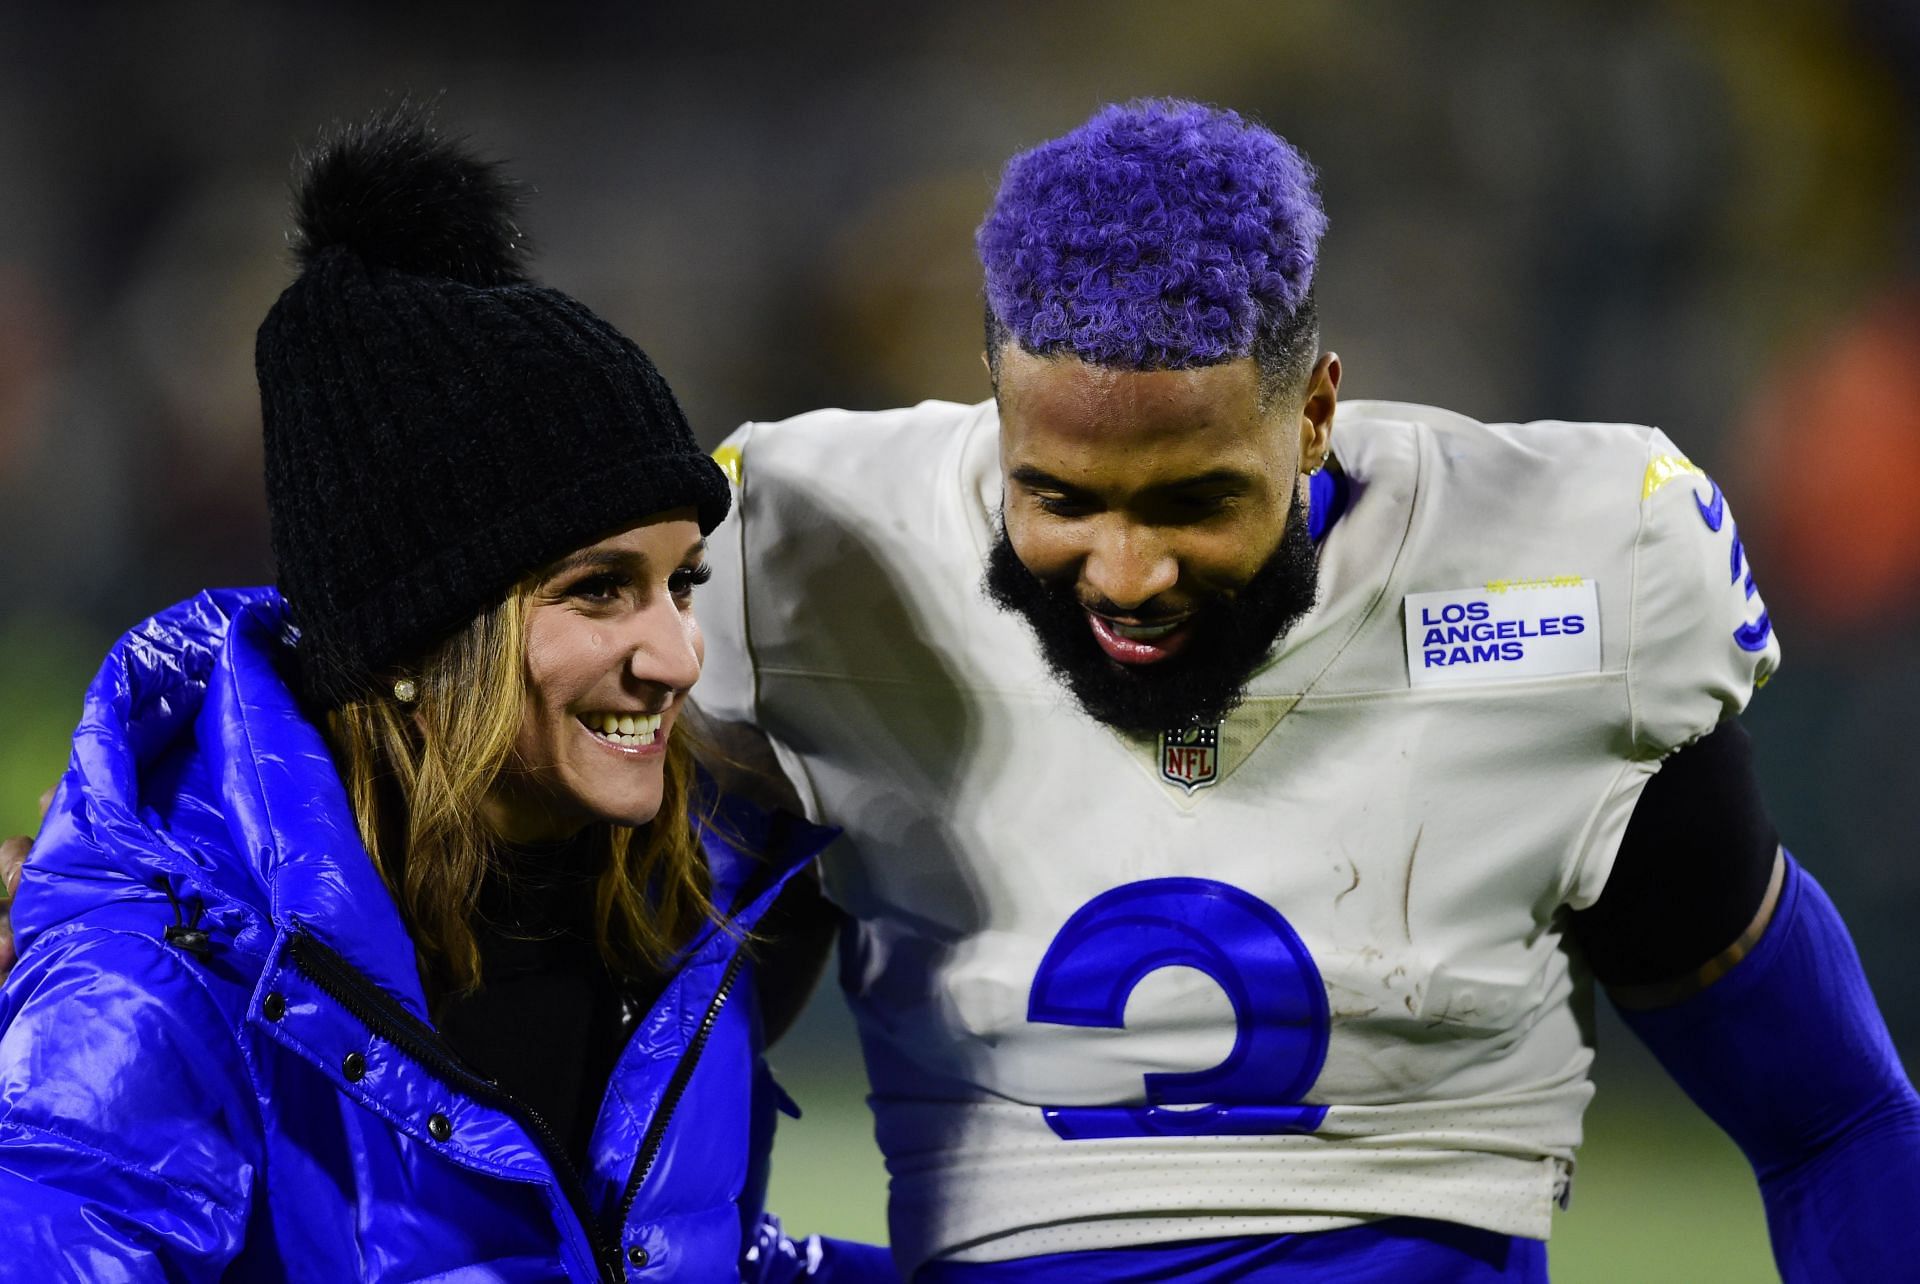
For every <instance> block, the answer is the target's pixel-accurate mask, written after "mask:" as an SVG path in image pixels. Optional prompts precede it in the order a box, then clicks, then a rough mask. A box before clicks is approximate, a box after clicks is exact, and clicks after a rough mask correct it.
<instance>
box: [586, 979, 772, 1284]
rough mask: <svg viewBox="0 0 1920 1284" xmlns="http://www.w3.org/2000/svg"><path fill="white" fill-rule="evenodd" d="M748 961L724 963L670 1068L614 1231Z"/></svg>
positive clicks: (636, 1192)
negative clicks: (696, 1025)
mask: <svg viewBox="0 0 1920 1284" xmlns="http://www.w3.org/2000/svg"><path fill="white" fill-rule="evenodd" d="M746 961H747V952H746V950H745V948H744V947H743V948H740V949H737V950H735V951H734V953H733V958H732V959H731V960H729V961H728V963H727V970H726V972H725V973H724V974H722V976H721V977H720V988H719V989H718V990H715V991H714V994H713V1001H712V1002H710V1003H708V1004H707V1011H706V1015H704V1016H702V1017H701V1018H700V1026H699V1028H698V1029H696V1030H695V1031H694V1032H693V1038H692V1039H691V1040H690V1041H689V1042H688V1044H687V1050H686V1052H685V1053H683V1054H682V1055H681V1057H680V1064H679V1065H677V1066H675V1067H674V1068H673V1078H671V1079H669V1080H667V1090H666V1091H665V1092H664V1093H662V1094H661V1096H660V1105H659V1106H658V1107H657V1108H656V1109H655V1110H654V1112H653V1122H651V1123H650V1124H648V1125H647V1131H646V1135H645V1136H643V1137H642V1138H641V1140H640V1153H639V1155H638V1157H636V1158H635V1159H634V1161H633V1171H632V1172H631V1173H629V1174H628V1176H627V1188H626V1190H625V1191H624V1192H622V1194H621V1196H620V1220H619V1221H618V1222H616V1223H615V1224H614V1229H615V1231H616V1232H618V1231H620V1230H624V1229H625V1227H626V1224H627V1218H628V1217H629V1216H631V1215H632V1213H633V1204H634V1201H635V1200H636V1199H638V1198H639V1197H640V1187H641V1186H642V1185H644V1184H645V1183H646V1180H647V1175H648V1174H649V1173H651V1172H652V1171H653V1165H654V1161H656V1160H657V1159H659V1157H660V1151H661V1148H662V1147H663V1146H664V1145H665V1143H666V1138H667V1124H668V1123H669V1122H671V1121H672V1119H673V1112H674V1111H675V1110H676V1109H678V1108H679V1105H680V1098H681V1097H683V1096H685V1095H686V1091H687V1084H688V1083H689V1082H690V1081H691V1080H692V1079H693V1071H694V1068H695V1066H696V1065H697V1064H698V1063H699V1061H700V1054H701V1053H702V1052H703V1051H705V1049H706V1046H707V1038H708V1036H709V1035H711V1034H712V1033H713V1027H714V1024H715V1023H716V1022H717V1021H718V1020H719V1019H720V1009H721V1008H723V1007H725V1006H726V1005H727V996H728V995H729V994H731V993H732V992H733V984H734V982H735V981H737V980H738V979H739V978H740V969H741V968H742V967H743V966H744V965H745V963H746ZM614 1262H615V1264H616V1265H617V1266H619V1268H620V1279H621V1280H622V1281H624V1280H625V1279H626V1267H625V1265H624V1263H621V1262H620V1260H619V1259H618V1258H617V1257H616V1258H615V1259H614Z"/></svg>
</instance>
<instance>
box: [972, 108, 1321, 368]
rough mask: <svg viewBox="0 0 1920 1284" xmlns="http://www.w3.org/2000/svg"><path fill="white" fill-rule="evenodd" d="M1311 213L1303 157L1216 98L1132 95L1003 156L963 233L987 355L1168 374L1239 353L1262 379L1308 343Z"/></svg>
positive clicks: (1316, 219)
mask: <svg viewBox="0 0 1920 1284" xmlns="http://www.w3.org/2000/svg"><path fill="white" fill-rule="evenodd" d="M1326 227H1327V217H1326V214H1325V212H1324V211H1323V210H1322V209H1321V207H1320V197H1319V193H1318V192H1316V191H1315V189H1314V171H1313V167H1312V166H1311V165H1310V164H1309V163H1308V162H1307V159H1306V157H1304V156H1302V155H1301V154H1300V152H1299V151H1298V150H1296V149H1295V148H1294V147H1293V146H1292V145H1291V144H1289V143H1287V142H1286V140H1284V139H1282V138H1280V137H1279V136H1277V135H1276V134H1274V133H1273V132H1271V131H1270V130H1268V129H1266V128H1265V127H1263V126H1261V125H1258V124H1255V123H1252V122H1250V121H1247V120H1244V119H1242V118H1241V117H1240V116H1239V115H1238V114H1237V113H1235V112H1232V111H1228V110H1226V109H1224V108H1219V107H1210V106H1205V105H1203V104H1199V103H1192V102H1184V101H1180V100H1176V99H1147V100H1140V101H1135V102H1129V103H1122V104H1117V105H1113V106H1108V107H1104V108H1102V109H1101V110H1100V111H1098V112H1096V113H1095V114H1094V116H1093V117H1092V118H1091V119H1090V120H1088V121H1087V122H1086V123H1085V124H1084V125H1082V126H1080V127H1079V128H1078V129H1075V130H1073V131H1072V132H1071V133H1068V134H1065V135H1063V136H1062V137H1060V138H1056V139H1053V140H1052V141H1050V142H1046V143H1042V144H1041V145H1040V146H1038V147H1036V148H1034V149H1032V150H1031V151H1027V152H1023V153H1021V154H1020V155H1018V156H1016V157H1014V158H1013V160H1011V161H1009V162H1008V164H1007V169H1006V173H1005V175H1004V176H1003V177H1002V179H1001V184H1000V192H999V195H998V196H997V197H995V199H994V203H993V207H992V209H990V210H989V211H988V213H987V217H986V221H985V222H983V223H982V224H981V225H980V229H979V231H978V233H977V234H976V235H975V245H976V247H977V249H978V250H979V254H980V261H981V265H982V266H983V267H984V268H985V269H986V294H987V352H988V359H989V361H990V362H994V363H995V364H996V372H995V373H996V375H997V373H998V371H997V356H998V351H999V348H1000V346H1001V344H1003V343H1004V342H1006V340H1007V339H1008V338H1013V339H1017V340H1018V341H1019V343H1020V345H1021V347H1023V348H1025V349H1026V350H1027V351H1029V352H1032V353H1034V354H1036V355H1040V356H1048V355H1052V354H1054V353H1069V354H1071V355H1073V356H1076V357H1078V358H1080V359H1081V360H1082V361H1086V362H1088V363H1090V364H1095V365H1107V366H1121V367H1126V368H1130V369H1140V370H1158V369H1175V370H1177V369H1184V368H1188V367H1193V366H1207V365H1216V364H1218V363H1220V362H1224V361H1231V360H1234V359H1235V358H1238V357H1244V356H1249V355H1251V356H1253V357H1254V358H1255V359H1256V360H1257V361H1258V362H1259V364H1260V368H1261V372H1262V383H1263V386H1264V385H1268V384H1271V383H1274V382H1277V381H1284V379H1285V378H1286V376H1289V375H1291V376H1299V375H1303V374H1304V369H1303V368H1302V365H1303V361H1304V363H1305V364H1308V365H1310V363H1311V361H1312V358H1313V355H1314V352H1315V351H1316V349H1317V346H1318V327H1317V323H1316V315H1315V308H1314V301H1313V273H1314V266H1315V263H1316V256H1317V253H1318V249H1319V244H1320V238H1321V236H1322V234H1323V233H1324V232H1325V231H1326Z"/></svg>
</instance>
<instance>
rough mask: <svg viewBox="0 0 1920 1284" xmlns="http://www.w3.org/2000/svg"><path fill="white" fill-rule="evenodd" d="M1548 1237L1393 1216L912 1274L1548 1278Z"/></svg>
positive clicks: (1221, 1282) (1525, 1282)
mask: <svg viewBox="0 0 1920 1284" xmlns="http://www.w3.org/2000/svg"><path fill="white" fill-rule="evenodd" d="M1546 1279H1547V1246H1546V1244H1545V1243H1544V1242H1543V1241H1541V1240H1537V1239H1520V1238H1517V1237H1515V1236H1512V1235H1500V1234H1496V1233H1494V1232H1493V1231H1484V1230H1475V1229H1473V1228H1472V1227H1468V1226H1456V1225H1453V1224H1452V1223H1449V1222H1434V1221H1424V1220H1422V1219H1419V1218H1414V1217H1393V1218H1388V1219H1386V1220H1384V1221H1378V1222H1368V1223H1367V1224H1365V1225H1363V1226H1354V1227H1350V1228H1348V1229H1346V1230H1337V1231H1322V1232H1319V1233H1316V1234H1306V1235H1250V1236H1244V1237H1241V1238H1237V1239H1207V1240H1194V1241H1192V1242H1189V1243H1179V1244H1147V1245H1142V1246H1140V1247H1138V1248H1112V1249H1093V1250H1089V1251H1085V1252H1079V1253H1049V1254H1046V1255H1044V1256H1041V1257H1021V1258H1015V1259H1013V1260H1012V1261H1007V1262H929V1263H927V1264H926V1265H925V1266H922V1267H921V1268H920V1269H919V1270H918V1271H916V1272H915V1273H914V1276H913V1281H914V1284H1041V1282H1042V1281H1049V1282H1051V1281H1056V1280H1089V1281H1101V1282H1102V1284H1152V1282H1155V1281H1161V1280H1187V1281H1195V1282H1197V1284H1213V1282H1215V1281H1217V1282H1218V1284H1227V1282H1228V1281H1236V1280H1251V1281H1254V1282H1255V1284H1264V1282H1265V1281H1273V1282H1274V1284H1281V1282H1282V1281H1285V1282H1288V1284H1297V1282H1306V1281H1310V1282H1311V1284H1495V1282H1496V1281H1497V1282H1498V1284H1546Z"/></svg>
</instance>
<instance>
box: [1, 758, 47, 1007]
mask: <svg viewBox="0 0 1920 1284" xmlns="http://www.w3.org/2000/svg"><path fill="white" fill-rule="evenodd" d="M52 802H53V790H51V789H49V790H47V792H46V793H44V794H41V795H40V815H41V817H42V818H43V819H44V818H45V817H46V814H47V806H48V804H50V803H52ZM32 848H33V840H32V839H31V838H28V837H27V836H26V835H25V834H15V835H14V836H13V837H11V838H9V839H6V840H5V841H4V842H0V981H5V980H6V979H7V973H9V972H11V971H13V894H14V893H15V892H17V891H19V890H20V871H21V869H22V868H24V867H25V866H26V863H27V852H28V851H30V850H32Z"/></svg>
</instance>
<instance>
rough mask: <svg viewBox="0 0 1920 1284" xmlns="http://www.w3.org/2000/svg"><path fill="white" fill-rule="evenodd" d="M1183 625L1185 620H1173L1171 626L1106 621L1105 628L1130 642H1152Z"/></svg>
mask: <svg viewBox="0 0 1920 1284" xmlns="http://www.w3.org/2000/svg"><path fill="white" fill-rule="evenodd" d="M1185 623H1186V621H1185V620H1175V621H1174V622H1173V623H1171V624H1121V623H1119V622H1118V621H1115V620H1108V621H1107V627H1108V628H1110V629H1112V630H1113V631H1114V633H1115V634H1116V635H1118V636H1120V637H1123V638H1126V639H1127V640H1128V641H1130V642H1152V641H1153V640H1154V639H1156V638H1163V637H1165V636H1167V634H1169V633H1171V632H1173V631H1174V630H1175V629H1177V628H1179V627H1180V626H1181V625H1182V624H1185Z"/></svg>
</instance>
